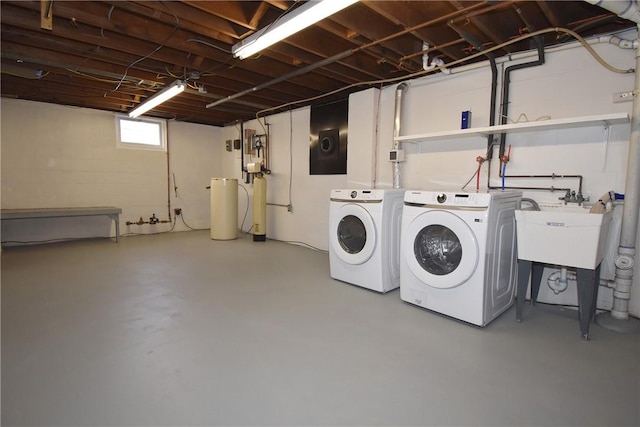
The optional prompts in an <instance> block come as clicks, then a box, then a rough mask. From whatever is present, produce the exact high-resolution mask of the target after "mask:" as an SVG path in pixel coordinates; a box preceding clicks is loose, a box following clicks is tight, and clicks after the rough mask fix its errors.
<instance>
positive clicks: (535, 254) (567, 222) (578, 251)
mask: <svg viewBox="0 0 640 427" xmlns="http://www.w3.org/2000/svg"><path fill="white" fill-rule="evenodd" d="M540 209H541V210H539V211H533V210H516V231H517V236H518V258H519V259H525V260H529V261H536V262H543V263H547V264H556V265H561V266H567V267H578V268H587V269H590V270H595V268H596V267H597V266H598V265H599V264H600V262H601V261H602V258H603V255H604V246H605V242H606V236H607V233H608V230H609V224H611V219H612V218H613V213H612V211H608V212H606V213H603V214H596V213H589V209H588V208H583V207H580V206H575V205H573V206H571V205H568V206H567V205H541V206H540Z"/></svg>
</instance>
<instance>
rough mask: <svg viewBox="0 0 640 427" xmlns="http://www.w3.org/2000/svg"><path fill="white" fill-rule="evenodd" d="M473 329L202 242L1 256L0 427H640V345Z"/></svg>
mask: <svg viewBox="0 0 640 427" xmlns="http://www.w3.org/2000/svg"><path fill="white" fill-rule="evenodd" d="M514 319H515V312H514V310H513V309H511V310H509V311H507V312H506V313H505V314H504V315H502V316H501V317H500V318H498V319H497V320H495V321H494V322H493V323H491V324H490V325H488V326H487V327H486V328H483V329H480V328H477V327H473V326H470V325H467V324H463V323H460V322H457V321H454V320H451V319H448V318H445V317H443V316H440V315H437V314H434V313H431V312H429V311H427V310H424V309H420V308H417V307H415V306H412V305H409V304H406V303H404V302H402V301H401V300H400V298H399V292H398V291H397V290H396V291H394V292H391V293H389V294H386V295H380V294H377V293H375V292H372V291H368V290H365V289H362V288H358V287H355V286H352V285H347V284H345V283H341V282H338V281H334V280H332V279H331V278H330V277H329V265H328V255H327V254H326V253H322V252H316V251H313V250H310V249H307V248H303V247H299V246H293V245H288V244H285V243H281V242H275V241H267V242H265V243H254V242H252V241H251V238H250V237H243V238H241V239H239V240H234V241H212V240H210V239H209V237H208V232H207V231H193V232H183V233H173V234H164V235H155V236H139V237H128V238H123V239H122V240H121V242H120V243H119V244H116V243H114V242H112V241H108V240H87V241H77V242H69V243H62V244H51V245H42V246H32V247H20V248H16V247H14V248H5V249H4V251H3V252H2V425H4V426H10V425H41V426H44V425H65V426H79V425H83V426H90V425H101V426H107V425H114V426H133V425H136V426H159V425H261V426H262V425H394V426H397V425H470V426H479V425H488V426H517V425H527V426H530V425H536V426H542V425H548V426H559V425H562V426H570V425H575V426H587V425H592V426H605V425H606V426H618V425H619V426H622V425H634V426H637V425H640V405H639V402H640V336H638V335H623V334H618V333H616V332H611V331H608V330H605V329H603V328H602V327H600V326H598V325H593V326H592V328H591V341H589V342H585V341H582V340H581V339H580V334H579V328H578V321H577V314H576V312H575V311H572V310H566V309H560V308H557V307H549V306H537V307H536V308H535V311H534V310H533V309H532V308H531V307H529V306H527V308H526V311H525V319H524V322H523V323H521V324H519V323H516V322H515V321H514Z"/></svg>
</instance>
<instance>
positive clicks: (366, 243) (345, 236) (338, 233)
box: [331, 204, 376, 264]
mask: <svg viewBox="0 0 640 427" xmlns="http://www.w3.org/2000/svg"><path fill="white" fill-rule="evenodd" d="M332 229H333V230H334V232H333V233H331V244H332V245H333V248H334V250H335V252H336V253H337V255H338V256H339V257H340V259H342V260H343V261H344V262H347V263H349V264H362V263H363V262H366V261H367V260H368V259H369V258H371V255H373V252H374V249H375V243H376V233H375V225H374V223H373V219H372V218H371V215H370V214H369V213H368V212H367V211H366V210H365V209H363V208H362V207H360V206H358V205H353V204H348V205H344V206H342V207H340V209H339V211H338V214H337V215H336V216H335V219H334V224H332Z"/></svg>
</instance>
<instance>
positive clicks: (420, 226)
mask: <svg viewBox="0 0 640 427" xmlns="http://www.w3.org/2000/svg"><path fill="white" fill-rule="evenodd" d="M406 237H407V238H406V239H405V243H404V245H405V247H404V248H403V249H404V251H405V254H407V255H405V258H406V261H407V264H408V265H409V268H410V269H411V271H412V272H413V273H414V274H415V275H416V276H417V277H418V278H419V279H420V280H421V281H422V282H423V283H425V284H426V285H429V286H432V287H435V288H453V287H456V286H459V285H461V284H462V283H464V282H465V281H467V280H468V279H469V278H470V277H471V275H472V274H473V272H474V271H475V269H476V267H477V265H478V258H479V256H478V255H479V254H478V243H477V239H476V237H475V235H474V234H473V231H471V229H470V228H469V226H468V225H467V224H466V223H465V222H464V221H463V220H462V219H460V218H459V217H457V216H456V215H454V214H452V213H450V212H445V211H428V212H425V213H423V214H421V215H419V216H418V217H416V218H415V219H414V220H413V221H412V222H411V223H410V224H409V227H408V228H407V234H406ZM409 245H410V246H409Z"/></svg>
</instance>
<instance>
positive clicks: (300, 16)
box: [231, 0, 358, 59]
mask: <svg viewBox="0 0 640 427" xmlns="http://www.w3.org/2000/svg"><path fill="white" fill-rule="evenodd" d="M357 1H358V0H310V1H308V2H306V3H305V4H304V5H302V6H300V7H299V8H297V9H295V10H294V11H292V12H291V13H288V14H285V15H284V16H283V17H282V18H281V19H280V20H278V21H276V22H275V23H274V24H272V25H269V26H267V27H265V28H263V29H261V30H259V31H257V32H256V33H254V34H252V35H251V36H249V37H247V38H246V39H244V40H242V41H240V42H239V43H236V44H235V45H233V47H232V48H231V51H232V52H233V56H235V57H236V58H240V59H246V58H248V57H250V56H253V55H255V54H256V53H258V52H260V51H261V50H263V49H265V48H267V47H269V46H271V45H273V44H275V43H277V42H279V41H280V40H283V39H286V38H287V37H289V36H291V35H293V34H295V33H297V32H298V31H300V30H302V29H304V28H307V27H309V26H311V25H313V24H315V23H316V22H318V21H321V20H322V19H324V18H326V17H328V16H331V15H333V14H334V13H336V12H338V11H340V10H342V9H345V8H346V7H348V6H351V5H352V4H354V3H356V2H357Z"/></svg>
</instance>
